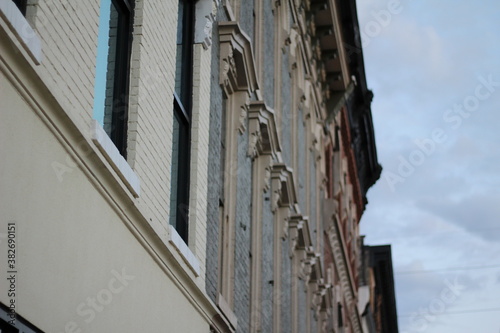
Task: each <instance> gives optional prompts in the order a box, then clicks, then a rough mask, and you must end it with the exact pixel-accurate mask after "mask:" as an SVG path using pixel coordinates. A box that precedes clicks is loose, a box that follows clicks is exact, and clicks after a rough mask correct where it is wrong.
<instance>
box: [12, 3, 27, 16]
mask: <svg viewBox="0 0 500 333" xmlns="http://www.w3.org/2000/svg"><path fill="white" fill-rule="evenodd" d="M12 2H13V3H14V4H15V5H16V7H17V8H18V9H19V11H20V12H21V14H23V16H26V8H27V6H28V0H12Z"/></svg>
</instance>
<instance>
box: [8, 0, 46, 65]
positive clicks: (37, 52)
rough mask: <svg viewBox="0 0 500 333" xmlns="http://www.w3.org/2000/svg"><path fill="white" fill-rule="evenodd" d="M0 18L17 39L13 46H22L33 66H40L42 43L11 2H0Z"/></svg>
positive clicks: (9, 0)
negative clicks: (33, 63)
mask: <svg viewBox="0 0 500 333" xmlns="http://www.w3.org/2000/svg"><path fill="white" fill-rule="evenodd" d="M0 16H1V17H2V19H3V20H5V21H6V22H7V25H8V26H9V28H10V30H11V31H12V32H13V34H14V36H15V37H16V38H17V40H13V42H14V44H15V45H16V46H17V47H19V46H22V47H23V48H24V49H25V50H26V52H28V54H29V56H30V57H31V59H32V60H33V61H34V62H35V64H36V65H40V63H41V62H42V42H41V40H40V38H38V35H37V34H36V32H35V31H34V30H33V28H32V27H31V25H30V24H29V22H28V21H27V20H26V18H25V17H24V16H23V14H21V12H20V11H19V9H18V8H17V6H16V5H15V4H14V2H13V1H12V0H0ZM4 28H5V27H4Z"/></svg>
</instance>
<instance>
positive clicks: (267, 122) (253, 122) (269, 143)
mask: <svg viewBox="0 0 500 333" xmlns="http://www.w3.org/2000/svg"><path fill="white" fill-rule="evenodd" d="M248 131H249V138H248V156H249V157H251V158H252V159H255V158H256V157H258V156H260V155H271V156H272V158H273V159H275V158H276V156H277V153H278V152H280V151H281V147H280V143H279V137H278V132H277V130H276V121H275V117H274V111H273V110H272V109H270V108H269V107H267V105H266V104H265V103H264V102H263V101H254V102H250V104H249V105H248Z"/></svg>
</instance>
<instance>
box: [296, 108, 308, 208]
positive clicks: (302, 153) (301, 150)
mask: <svg viewBox="0 0 500 333" xmlns="http://www.w3.org/2000/svg"><path fill="white" fill-rule="evenodd" d="M297 117H298V119H297V140H296V143H297V151H298V154H297V155H298V159H299V161H298V162H299V163H298V170H294V172H296V173H297V175H298V177H297V180H298V184H296V186H297V190H298V201H299V205H300V208H301V210H302V211H303V212H304V214H307V213H306V212H305V207H306V183H305V182H306V179H307V178H306V165H305V163H306V149H307V147H306V137H305V128H304V123H303V121H302V119H304V113H303V112H302V110H301V109H299V110H298V112H297Z"/></svg>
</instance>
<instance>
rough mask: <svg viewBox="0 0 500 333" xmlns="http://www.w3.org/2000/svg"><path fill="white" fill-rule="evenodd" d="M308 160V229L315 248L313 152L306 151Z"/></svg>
mask: <svg viewBox="0 0 500 333" xmlns="http://www.w3.org/2000/svg"><path fill="white" fill-rule="evenodd" d="M308 152H309V154H310V158H309V184H311V197H310V200H311V207H310V211H309V213H308V214H309V228H310V230H311V241H312V244H313V246H314V247H315V246H316V237H317V233H318V219H317V216H316V187H315V185H314V184H316V163H315V162H314V152H312V151H308Z"/></svg>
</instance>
